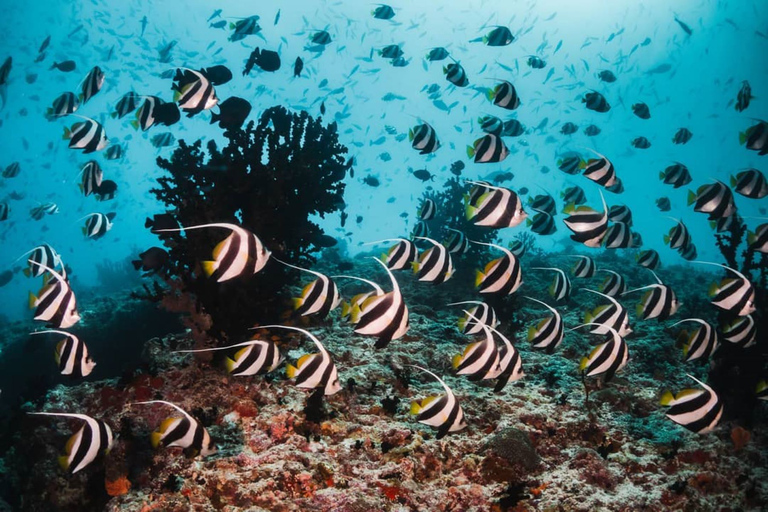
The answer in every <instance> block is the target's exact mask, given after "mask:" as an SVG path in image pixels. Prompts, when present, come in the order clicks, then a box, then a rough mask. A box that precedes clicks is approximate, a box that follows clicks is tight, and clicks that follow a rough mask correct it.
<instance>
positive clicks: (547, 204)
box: [528, 193, 557, 217]
mask: <svg viewBox="0 0 768 512" xmlns="http://www.w3.org/2000/svg"><path fill="white" fill-rule="evenodd" d="M528 206H530V207H531V208H532V209H534V210H538V211H540V212H545V213H548V214H549V215H551V216H552V217H554V216H556V215H557V204H555V198H554V197H552V196H551V195H550V194H549V193H544V194H539V195H537V196H534V197H529V198H528Z"/></svg>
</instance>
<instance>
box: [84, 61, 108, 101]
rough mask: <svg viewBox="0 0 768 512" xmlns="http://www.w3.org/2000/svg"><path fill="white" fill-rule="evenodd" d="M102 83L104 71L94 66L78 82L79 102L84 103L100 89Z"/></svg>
mask: <svg viewBox="0 0 768 512" xmlns="http://www.w3.org/2000/svg"><path fill="white" fill-rule="evenodd" d="M102 85H104V72H103V71H102V70H101V68H100V67H99V66H94V67H93V68H92V69H91V70H90V71H89V72H88V74H87V75H85V78H84V79H83V81H82V83H81V84H80V102H81V103H82V104H83V105H85V104H86V103H88V100H90V99H91V98H93V96H94V95H95V94H96V93H97V92H99V91H100V90H101V86H102Z"/></svg>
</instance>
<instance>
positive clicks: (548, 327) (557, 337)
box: [525, 297, 565, 354]
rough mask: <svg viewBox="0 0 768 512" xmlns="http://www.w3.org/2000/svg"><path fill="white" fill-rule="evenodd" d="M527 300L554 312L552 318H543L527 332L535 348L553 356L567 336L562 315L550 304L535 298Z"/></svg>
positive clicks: (528, 338) (529, 340)
mask: <svg viewBox="0 0 768 512" xmlns="http://www.w3.org/2000/svg"><path fill="white" fill-rule="evenodd" d="M525 298H526V299H528V300H532V301H533V302H536V303H537V304H541V305H542V306H544V307H545V308H547V309H548V310H550V311H551V312H552V316H548V317H546V318H543V319H542V320H540V321H539V322H538V323H537V324H535V325H532V326H530V327H529V328H528V331H527V340H528V342H529V343H530V344H531V346H532V347H533V348H535V349H539V350H543V351H544V352H545V353H547V354H552V353H553V352H554V351H555V349H556V348H557V347H558V346H559V345H560V343H561V342H562V341H563V336H564V334H565V329H564V324H563V319H562V317H561V316H560V313H558V311H557V310H556V309H555V308H553V307H552V306H550V305H549V304H546V303H545V302H542V301H540V300H538V299H534V298H533V297H525Z"/></svg>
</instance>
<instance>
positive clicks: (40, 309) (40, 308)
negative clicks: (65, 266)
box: [29, 259, 80, 329]
mask: <svg viewBox="0 0 768 512" xmlns="http://www.w3.org/2000/svg"><path fill="white" fill-rule="evenodd" d="M29 261H30V262H31V264H33V265H36V266H38V267H39V268H40V269H42V270H44V271H46V272H48V273H49V274H50V276H51V279H45V280H44V283H45V284H44V285H43V287H42V288H41V289H40V291H39V292H38V293H37V296H35V295H34V294H33V293H31V292H30V294H29V308H30V309H34V310H35V315H34V319H35V320H39V321H41V322H47V324H46V326H47V327H51V328H54V329H67V328H69V327H72V326H73V325H75V324H76V323H77V322H79V321H80V314H79V313H78V312H77V300H76V299H75V294H74V292H73V291H72V288H71V287H70V286H69V281H68V280H67V279H66V278H65V277H64V276H62V275H61V274H59V273H58V272H56V271H55V270H54V269H53V268H51V267H48V266H45V265H42V264H40V263H37V262H33V261H31V259H30V260H29ZM62 272H63V270H62Z"/></svg>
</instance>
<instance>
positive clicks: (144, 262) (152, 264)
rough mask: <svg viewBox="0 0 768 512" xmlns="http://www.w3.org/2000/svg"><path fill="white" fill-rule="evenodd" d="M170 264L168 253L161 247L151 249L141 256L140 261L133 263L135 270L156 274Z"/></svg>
mask: <svg viewBox="0 0 768 512" xmlns="http://www.w3.org/2000/svg"><path fill="white" fill-rule="evenodd" d="M167 262H168V251H166V250H165V249H163V248H161V247H150V248H149V249H147V250H146V251H144V252H142V253H140V254H139V259H137V260H133V261H131V264H133V268H134V269H136V270H143V271H144V272H148V273H155V272H158V271H160V270H162V268H163V267H164V266H165V264H166V263H167Z"/></svg>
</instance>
